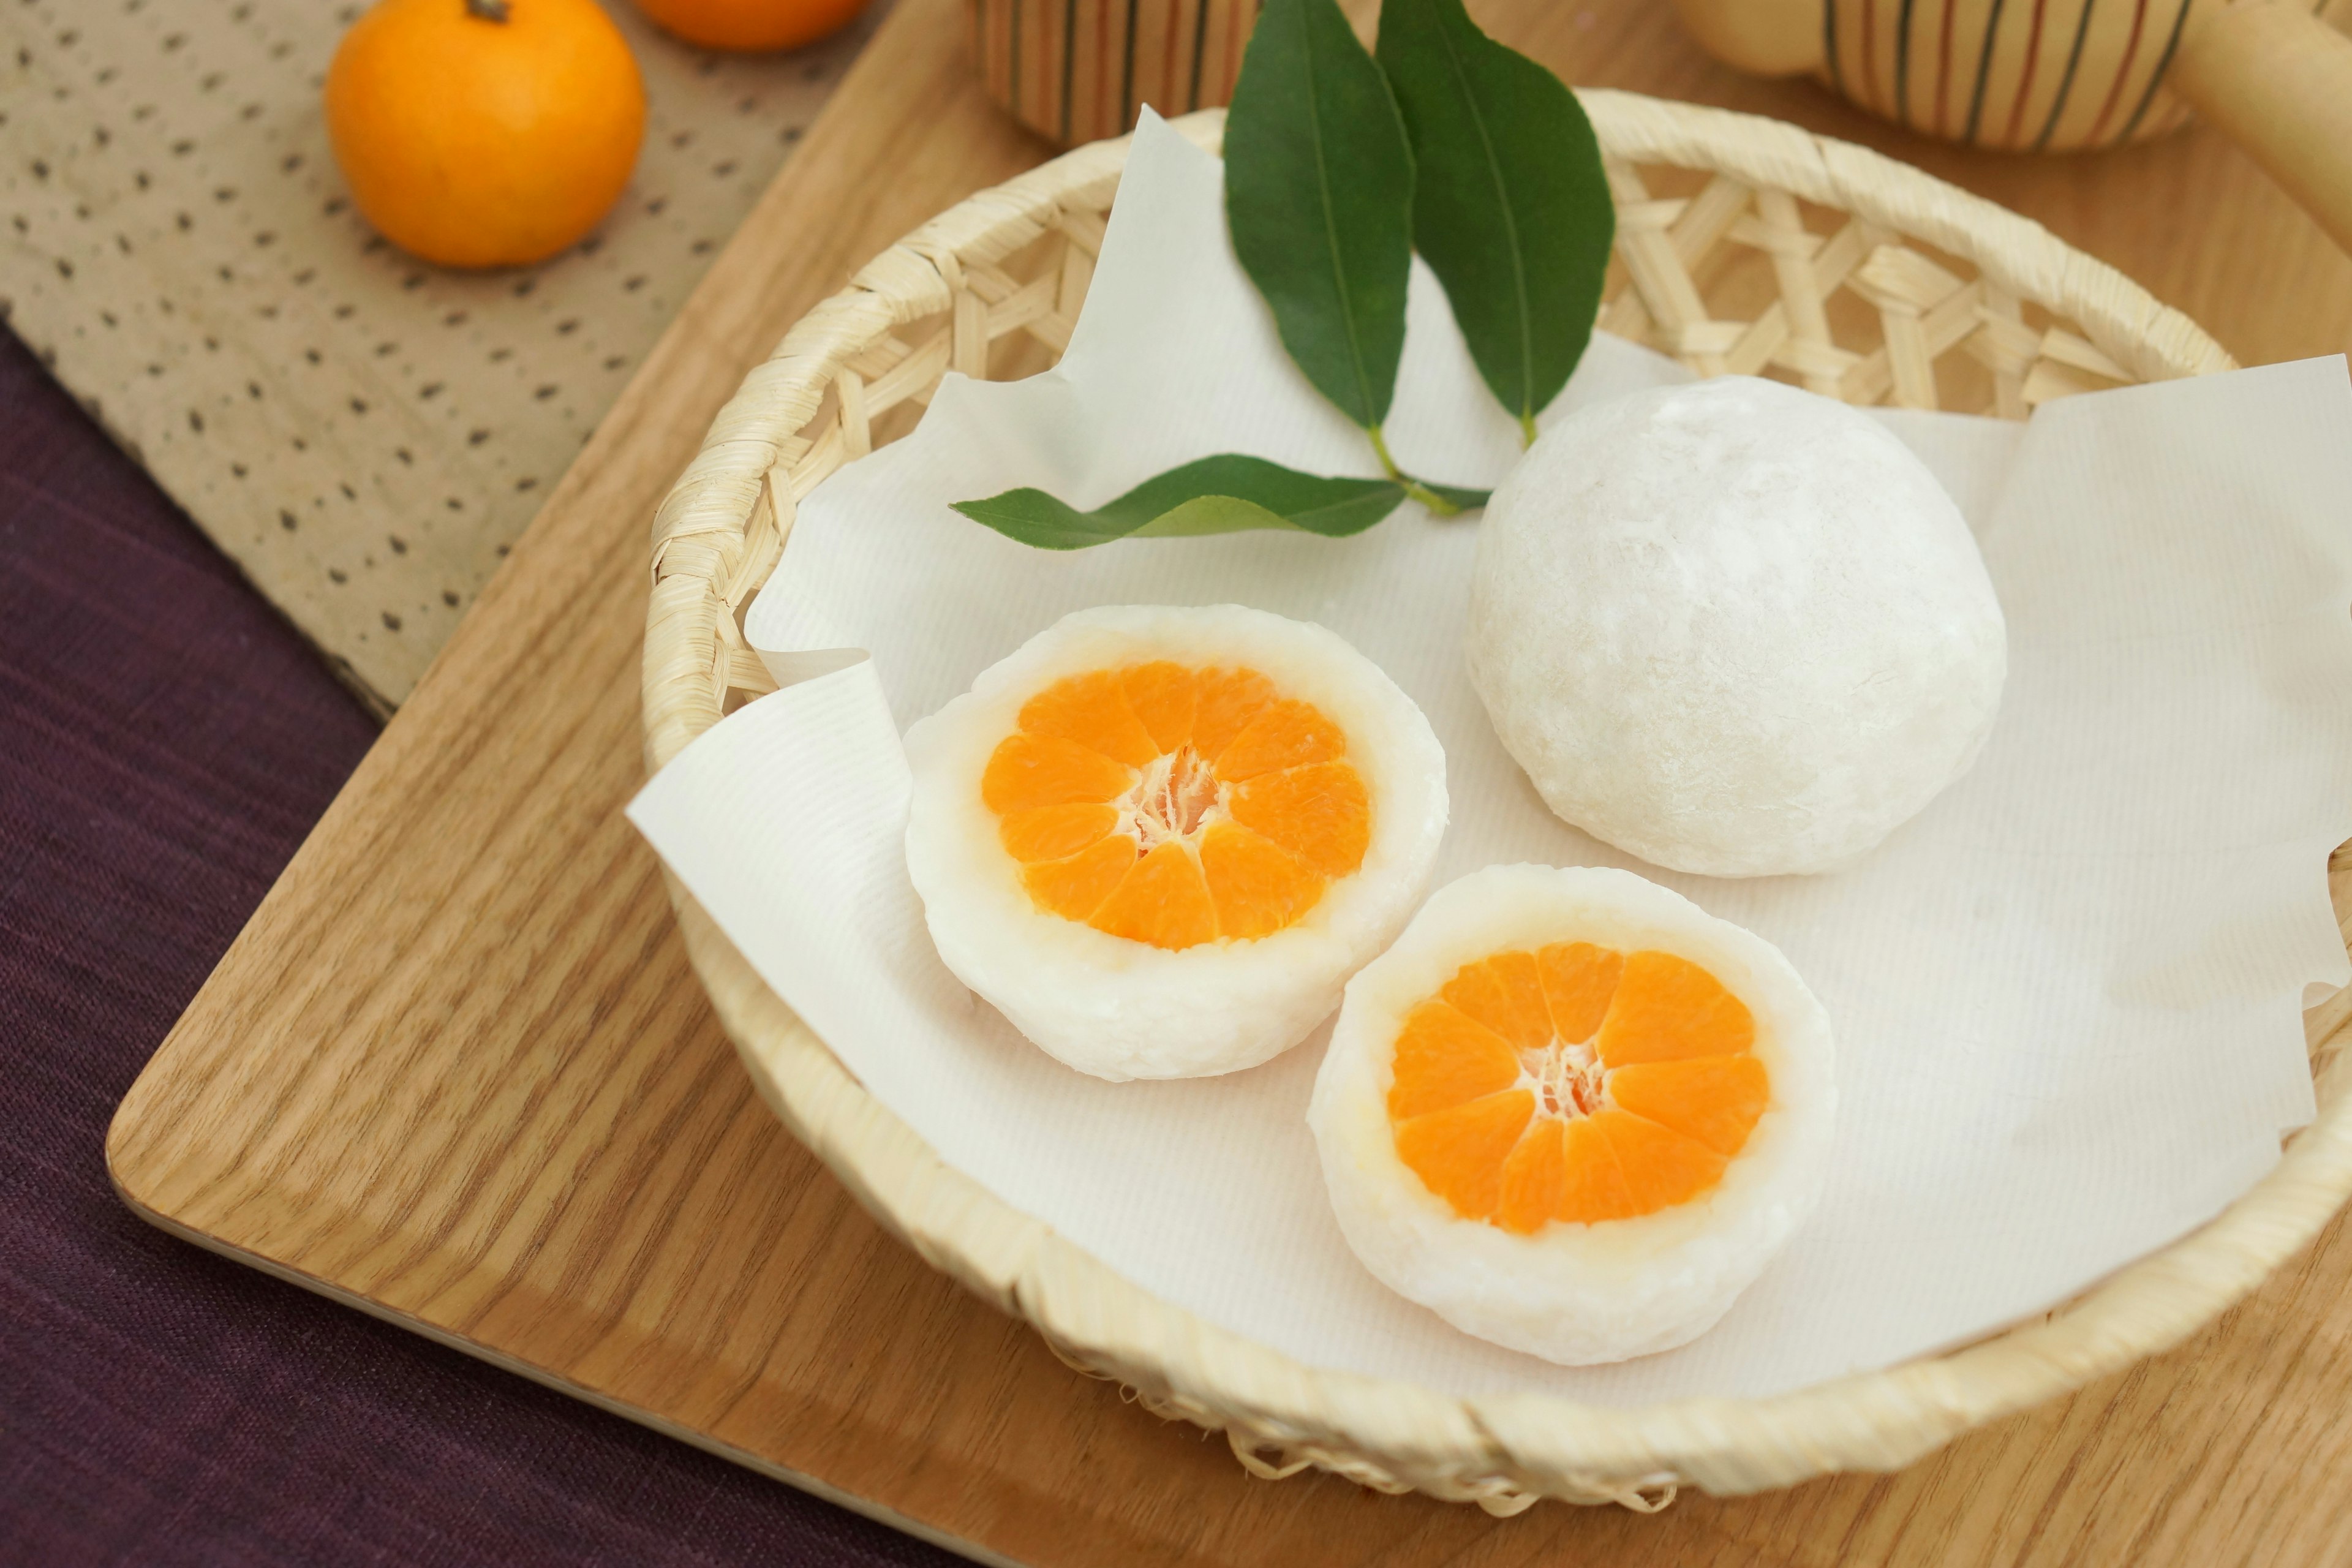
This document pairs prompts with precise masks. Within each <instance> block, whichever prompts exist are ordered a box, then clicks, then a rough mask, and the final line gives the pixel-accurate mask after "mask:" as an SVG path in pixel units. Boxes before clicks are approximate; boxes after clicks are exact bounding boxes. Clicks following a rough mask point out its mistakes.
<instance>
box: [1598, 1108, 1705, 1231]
mask: <svg viewBox="0 0 2352 1568" xmlns="http://www.w3.org/2000/svg"><path fill="white" fill-rule="evenodd" d="M1589 1121H1590V1122H1591V1125H1592V1127H1593V1128H1595V1129H1596V1130H1597V1131H1600V1133H1601V1135H1602V1136H1603V1137H1605V1138H1606V1139H1608V1141H1609V1151H1610V1152H1611V1153H1612V1154H1614V1155H1616V1156H1617V1169H1618V1171H1619V1173H1622V1175H1623V1176H1624V1178H1625V1188H1626V1192H1627V1193H1628V1194H1630V1195H1631V1197H1632V1199H1633V1205H1634V1209H1633V1212H1634V1213H1636V1214H1651V1213H1654V1212H1655V1211H1656V1210H1659V1209H1663V1208H1672V1207H1673V1206H1674V1205H1676V1204H1686V1203H1688V1202H1690V1201H1691V1199H1693V1198H1695V1197H1696V1196H1698V1195H1699V1194H1701V1193H1704V1192H1706V1191H1707V1190H1708V1189H1709V1188H1711V1187H1713V1186H1714V1185H1715V1184H1717V1182H1719V1181H1721V1180H1723V1171H1724V1167H1725V1166H1726V1165H1727V1164H1729V1163H1730V1162H1729V1161H1727V1160H1726V1159H1725V1158H1724V1157H1723V1156H1722V1155H1720V1154H1718V1153H1717V1152H1715V1151H1714V1150H1712V1149H1710V1148H1708V1147H1707V1146H1706V1144H1704V1143H1701V1142H1698V1141H1697V1140H1696V1139H1695V1138H1685V1137H1684V1136H1683V1135H1682V1134H1681V1133H1679V1132H1676V1131H1674V1130H1673V1129H1672V1128H1668V1127H1661V1126H1659V1125H1658V1124H1657V1123H1656V1122H1654V1121H1650V1120H1649V1119H1648V1118H1647V1117H1642V1116H1635V1115H1634V1114H1633V1112H1631V1111H1627V1110H1604V1111H1601V1113H1600V1114H1599V1115H1597V1116H1594V1117H1591V1118H1590V1119H1589Z"/></svg>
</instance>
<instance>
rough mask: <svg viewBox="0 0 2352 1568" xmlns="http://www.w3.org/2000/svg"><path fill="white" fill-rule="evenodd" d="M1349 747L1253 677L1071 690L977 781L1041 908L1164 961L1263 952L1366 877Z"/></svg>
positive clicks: (1306, 709)
mask: <svg viewBox="0 0 2352 1568" xmlns="http://www.w3.org/2000/svg"><path fill="white" fill-rule="evenodd" d="M1347 752H1348V737H1347V736H1346V734H1344V733H1343V732H1342V731H1340V729H1339V726H1338V725H1337V724H1334V723H1333V722H1331V721H1330V720H1329V719H1328V718H1326V717H1325V716H1324V714H1323V712H1322V710H1319V709H1318V708H1316V707H1315V706H1314V705H1313V704H1312V703H1307V702H1300V701H1297V700H1295V699H1291V698H1286V697H1284V696H1283V695H1282V694H1281V693H1280V692H1278V691H1277V690H1276V689H1275V685H1274V683H1273V682H1272V681H1270V680H1268V679H1266V678H1265V676H1263V675H1260V674H1259V673H1258V672H1257V671H1255V670H1254V669H1229V668H1200V669H1195V668H1186V667H1185V666H1183V665H1181V664H1174V663H1170V662H1167V661H1160V662H1156V663H1151V664H1137V665H1129V666H1128V667H1126V668H1120V669H1097V670H1090V671H1088V672H1087V673H1086V674H1084V675H1073V676H1070V677H1068V678H1067V679H1063V680H1057V681H1055V683H1054V684H1053V685H1051V686H1049V687H1047V688H1045V690H1043V691H1040V692H1039V693H1038V694H1037V695H1036V696H1034V697H1033V698H1031V699H1030V700H1028V702H1027V703H1026V704H1024V706H1023V707H1022V710H1021V719H1020V729H1019V730H1018V731H1016V732H1015V733H1013V734H1011V735H1008V736H1006V737H1005V738H1004V739H1003V741H1002V742H999V743H998V745H997V748H996V750H995V752H994V753H993V754H992V755H991V756H990V758H989V759H988V767H987V770H986V771H985V772H984V773H982V775H981V781H980V793H981V798H982V800H983V801H985V802H986V803H987V805H988V807H989V809H990V810H992V811H993V812H995V813H996V815H997V830H998V836H999V837H1000V838H1001V839H1002V841H1003V845H1004V848H1005V851H1006V852H1007V853H1008V854H1010V855H1011V856H1012V857H1013V858H1014V859H1015V860H1017V861H1019V862H1020V863H1021V879H1022V883H1023V885H1024V887H1026V888H1027V889H1028V890H1029V897H1030V899H1031V900H1033V901H1034V903H1035V904H1036V906H1037V907H1038V908H1039V909H1041V910H1047V911H1048V912H1050V913H1053V914H1057V915H1060V916H1062V917H1063V918H1064V919H1066V920H1073V921H1084V922H1085V923H1087V925H1090V926H1093V927H1094V928H1095V929H1096V930H1097V931H1108V932H1109V933H1110V934H1111V935H1113V936H1122V937H1127V938H1129V939H1130V940H1131V941H1135V942H1149V943H1150V944H1151V945H1152V946H1154V947H1164V948H1186V947H1192V946H1196V945H1198V944H1199V943H1202V942H1213V941H1216V940H1218V939H1219V938H1234V939H1243V940H1246V939H1249V938H1254V937H1262V936H1270V935H1272V934H1273V933H1274V932H1276V931H1281V930H1282V929H1283V928H1284V927H1286V926H1288V925H1291V924H1293V923H1295V922H1296V921H1298V920H1299V919H1300V918H1301V917H1303V916H1304V915H1305V914H1306V913H1307V911H1308V910H1312V909H1313V908H1314V907H1315V906H1316V904H1317V903H1318V901H1319V900H1321V899H1322V897H1323V890H1324V889H1325V888H1327V887H1328V886H1329V885H1330V884H1331V883H1332V882H1333V881H1334V880H1336V879H1339V878H1341V877H1344V876H1347V875H1348V874H1349V872H1351V871H1353V870H1355V868H1357V867H1358V866H1360V865H1361V864H1363V859H1364V851H1365V849H1366V847H1368V846H1369V845H1370V843H1371V821H1372V814H1371V803H1370V800H1369V799H1368V798H1367V796H1366V795H1365V793H1364V782H1363V780H1362V779H1361V778H1360V777H1359V776H1358V774H1357V773H1356V770H1355V768H1354V766H1353V765H1352V764H1350V763H1349V762H1348V761H1347V760H1346V759H1347Z"/></svg>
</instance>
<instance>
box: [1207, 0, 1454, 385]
mask: <svg viewBox="0 0 2352 1568" xmlns="http://www.w3.org/2000/svg"><path fill="white" fill-rule="evenodd" d="M1412 186H1413V175H1412V150H1411V148H1410V147H1409V146H1408V145H1407V143H1406V141H1405V132H1404V122H1403V121H1402V120H1401V119H1399V118H1398V115H1397V106H1396V103H1395V100H1392V99H1391V97H1390V96H1389V87H1388V82H1387V81H1386V79H1384V78H1383V77H1382V76H1381V68H1380V67H1379V66H1377V65H1375V64H1374V63H1373V61H1372V58H1371V56H1370V55H1368V54H1366V53H1365V52H1364V47H1363V46H1362V45H1361V44H1360V43H1358V42H1357V41H1356V35H1355V34H1354V33H1353V32H1352V31H1350V30H1349V26H1348V19H1347V18H1346V17H1345V16H1341V15H1340V13H1339V6H1338V5H1336V4H1334V3H1333V0H1266V5H1265V9H1264V10H1263V11H1262V12H1261V13H1260V14H1259V16H1258V21H1257V30H1256V32H1255V34H1253V35H1252V36H1251V38H1250V45H1249V52H1248V53H1247V54H1245V55H1244V56H1243V57H1242V74H1241V79H1240V81H1238V82H1237V83H1236V84H1235V85H1234V99H1233V107H1232V108H1230V109H1228V110H1226V111H1225V216H1226V219H1227V221H1228V222H1229V223H1230V224H1231V225H1232V226H1233V237H1234V255H1235V256H1236V257H1238V258H1240V260H1241V264H1242V268H1243V269H1244V271H1246V272H1248V274H1249V275H1250V281H1252V282H1253V283H1255V284H1256V285H1257V289H1258V292H1259V293H1261V294H1263V295H1264V296H1265V302H1266V304H1267V305H1268V306H1270V307H1271V308H1272V309H1273V310H1274V321H1275V326H1276V330H1278V331H1280V332H1281V334H1282V346H1283V347H1284V348H1286V349H1287V350H1289V351H1290V357H1291V358H1292V359H1293V360H1295V361H1297V364H1298V368H1299V369H1300V370H1302V371H1305V372H1306V373H1307V380H1309V381H1311V382H1313V383H1314V384H1315V385H1316V388H1317V390H1318V391H1320V392H1321V393H1322V394H1323V395H1324V396H1326V397H1328V398H1329V399H1330V400H1331V401H1332V402H1333V403H1335V404H1337V405H1339V409H1340V411H1341V412H1342V413H1344V414H1346V415H1347V416H1348V417H1349V418H1350V419H1353V420H1354V421H1355V422H1356V423H1357V424H1359V425H1361V426H1365V427H1366V428H1370V427H1371V426H1377V425H1378V424H1380V423H1381V420H1383V419H1385V418H1387V417H1388V412H1389V403H1390V400H1391V398H1392V397H1393V396H1394V395H1395V393H1396V376H1397V361H1398V359H1399V358H1400V357H1401V356H1402V354H1403V353H1404V300H1405V279H1406V278H1407V276H1408V275H1409V273H1410V271H1411V268H1412V210H1413V208H1412Z"/></svg>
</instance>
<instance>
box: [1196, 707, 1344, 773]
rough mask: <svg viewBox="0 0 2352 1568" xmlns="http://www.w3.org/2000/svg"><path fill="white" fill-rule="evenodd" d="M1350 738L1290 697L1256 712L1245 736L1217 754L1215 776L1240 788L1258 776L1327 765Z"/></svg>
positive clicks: (1234, 740)
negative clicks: (1314, 764)
mask: <svg viewBox="0 0 2352 1568" xmlns="http://www.w3.org/2000/svg"><path fill="white" fill-rule="evenodd" d="M1347 750H1348V737H1347V736H1346V734H1344V733H1343V732H1342V731H1340V729H1339V725H1337V724H1334V723H1333V722H1331V721H1330V720H1328V719H1327V718H1325V717H1324V715H1323V710H1321V709H1319V708H1317V707H1316V706H1315V705H1314V704H1312V703H1308V702H1297V701H1293V700H1290V699H1288V698H1285V699H1283V700H1281V701H1279V702H1269V703H1267V704H1266V705H1265V707H1264V708H1261V709H1259V710H1258V712H1257V717H1255V719H1252V720H1251V721H1249V724H1248V726H1247V727H1246V728H1244V730H1243V731H1242V732H1241V733H1240V734H1238V735H1236V736H1234V738H1233V741H1232V742H1231V743H1230V744H1229V745H1227V746H1226V747H1225V749H1224V750H1223V752H1219V753H1218V755H1217V776H1218V777H1219V778H1221V779H1223V780H1224V781H1225V782H1226V783H1227V784H1239V783H1241V782H1242V781H1243V780H1244V779H1254V778H1255V777H1257V776H1258V775H1259V774H1260V773H1279V772H1281V771H1282V770H1283V769H1285V768H1303V767H1307V766H1308V765H1310V764H1312V763H1328V762H1333V761H1336V760H1337V759H1339V757H1340V756H1342V755H1344V754H1345V753H1346V752H1347Z"/></svg>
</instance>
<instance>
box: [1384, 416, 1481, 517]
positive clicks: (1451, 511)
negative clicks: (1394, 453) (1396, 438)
mask: <svg viewBox="0 0 2352 1568" xmlns="http://www.w3.org/2000/svg"><path fill="white" fill-rule="evenodd" d="M1364 434H1365V435H1367V436H1370V437H1371V438H1372V450H1373V452H1374V453H1376V454H1377V455H1378V456H1379V458H1380V459H1381V469H1382V470H1383V471H1384V472H1385V473H1387V475H1388V477H1389V478H1390V479H1394V480H1395V481H1396V482H1397V483H1398V484H1401V485H1402V486H1403V487H1404V493H1405V494H1407V495H1409V496H1411V497H1412V499H1413V500H1417V501H1419V502H1420V503H1421V504H1422V505H1423V506H1425V507H1427V508H1428V509H1429V510H1430V512H1431V514H1432V515H1433V516H1436V517H1459V516H1461V515H1462V509H1461V508H1460V507H1458V506H1455V505H1454V503H1453V502H1452V501H1450V500H1446V499H1445V498H1444V496H1442V495H1439V494H1438V493H1437V492H1436V491H1435V490H1433V489H1430V488H1429V487H1428V486H1427V485H1425V484H1423V483H1422V482H1421V481H1420V480H1419V479H1414V478H1413V477H1412V475H1411V474H1408V473H1406V472H1405V471H1404V470H1403V469H1402V468H1398V467H1397V462H1396V459H1395V458H1391V457H1390V456H1389V443H1388V437H1385V436H1383V435H1381V427H1380V426H1377V425H1367V426H1364Z"/></svg>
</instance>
